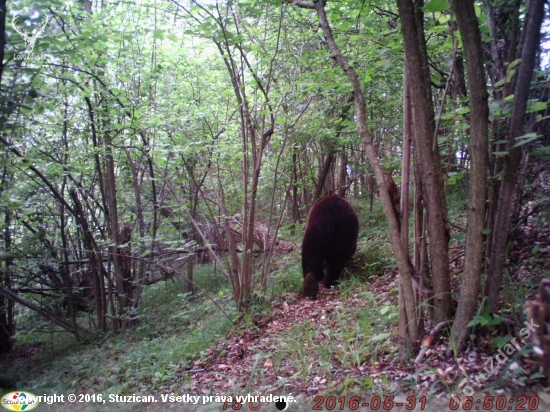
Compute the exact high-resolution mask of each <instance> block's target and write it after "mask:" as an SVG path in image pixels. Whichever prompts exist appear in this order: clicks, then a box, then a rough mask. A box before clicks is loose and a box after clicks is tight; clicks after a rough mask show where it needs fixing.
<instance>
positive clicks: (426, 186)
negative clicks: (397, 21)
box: [398, 0, 451, 323]
mask: <svg viewBox="0 0 550 412" xmlns="http://www.w3.org/2000/svg"><path fill="white" fill-rule="evenodd" d="M398 6H399V7H398V8H399V15H400V18H401V26H402V30H403V42H404V46H405V65H406V70H407V73H408V76H410V77H409V79H410V85H411V96H412V103H413V107H414V114H413V116H414V127H415V133H414V136H415V139H416V141H415V149H416V150H417V151H418V157H419V160H420V162H421V163H422V168H421V173H422V189H423V195H424V199H425V200H426V208H427V212H428V216H427V218H428V234H429V236H430V259H431V263H432V273H433V286H434V294H435V298H434V307H435V323H439V322H443V321H445V320H447V319H449V318H450V317H451V283H450V277H449V233H448V230H447V227H446V224H445V218H446V215H447V210H446V209H447V208H446V204H445V192H444V185H443V178H442V176H441V167H440V165H439V155H438V146H437V143H436V142H435V141H434V138H435V121H434V108H433V102H432V97H431V80H430V77H429V75H428V64H427V61H426V59H425V58H424V57H423V52H422V50H423V46H424V47H425V40H424V33H423V31H422V30H421V27H419V26H418V24H417V15H416V13H419V11H418V8H417V11H415V7H414V5H413V1H412V0H399V1H398ZM418 20H420V19H418Z"/></svg>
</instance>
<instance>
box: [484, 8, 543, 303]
mask: <svg viewBox="0 0 550 412" xmlns="http://www.w3.org/2000/svg"><path fill="white" fill-rule="evenodd" d="M544 3H545V0H531V1H530V2H529V6H528V7H529V8H528V10H527V14H526V17H525V31H524V36H523V39H524V40H523V47H522V52H521V64H520V67H519V73H518V77H517V80H516V87H515V92H514V96H515V97H514V110H513V113H512V119H511V122H510V129H509V130H510V131H509V135H508V155H507V156H506V158H505V160H504V170H503V172H504V176H503V178H502V183H501V186H500V191H499V196H498V206H497V211H496V215H495V222H494V225H493V226H494V231H493V233H492V235H493V250H492V252H491V263H490V265H489V273H488V278H487V283H486V284H485V294H486V295H487V296H488V297H489V299H490V302H491V307H492V313H498V310H499V295H500V287H501V285H502V276H503V272H504V264H505V263H506V245H507V241H508V227H509V225H510V219H511V214H512V211H513V210H514V205H515V201H517V199H514V197H515V196H514V195H515V193H516V186H517V178H518V170H519V165H520V162H521V156H522V147H521V146H520V147H518V146H516V138H517V137H519V136H522V135H523V134H524V122H525V114H526V112H527V103H528V98H529V90H530V86H531V80H532V78H533V72H534V69H535V64H536V57H537V52H538V50H539V47H540V29H541V25H542V21H543V19H544Z"/></svg>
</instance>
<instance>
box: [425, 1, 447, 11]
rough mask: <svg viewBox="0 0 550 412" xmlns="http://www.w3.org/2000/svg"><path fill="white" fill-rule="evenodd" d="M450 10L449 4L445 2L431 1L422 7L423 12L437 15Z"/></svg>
mask: <svg viewBox="0 0 550 412" xmlns="http://www.w3.org/2000/svg"><path fill="white" fill-rule="evenodd" d="M450 8H451V4H450V3H448V2H447V1H445V0H431V1H430V2H429V3H428V4H426V5H425V6H424V11H426V12H431V13H437V12H439V11H446V10H449V9H450Z"/></svg>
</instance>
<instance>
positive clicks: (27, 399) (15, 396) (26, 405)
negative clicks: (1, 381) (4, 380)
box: [0, 391, 40, 412]
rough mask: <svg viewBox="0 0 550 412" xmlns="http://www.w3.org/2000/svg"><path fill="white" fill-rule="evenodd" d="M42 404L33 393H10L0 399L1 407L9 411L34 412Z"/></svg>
mask: <svg viewBox="0 0 550 412" xmlns="http://www.w3.org/2000/svg"><path fill="white" fill-rule="evenodd" d="M39 404H40V402H38V397H37V396H36V395H35V394H34V393H31V392H21V391H18V392H8V393H6V394H5V395H4V396H2V398H0V405H2V407H3V408H4V409H6V410H8V411H25V412H26V411H32V410H33V409H34V408H36V407H37V406H38V405H39Z"/></svg>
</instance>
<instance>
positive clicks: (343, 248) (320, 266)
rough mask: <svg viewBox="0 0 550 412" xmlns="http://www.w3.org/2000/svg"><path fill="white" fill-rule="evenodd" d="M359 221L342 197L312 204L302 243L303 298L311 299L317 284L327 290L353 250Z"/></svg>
mask: <svg viewBox="0 0 550 412" xmlns="http://www.w3.org/2000/svg"><path fill="white" fill-rule="evenodd" d="M358 235H359V219H358V218H357V213H356V212H355V209H354V208H353V206H352V205H351V203H350V202H348V201H347V200H346V199H344V198H343V197H340V196H337V195H330V196H325V197H323V198H321V199H320V200H318V201H317V203H315V205H314V206H313V208H312V209H311V212H310V213H309V217H308V221H307V227H306V232H305V234H304V240H303V242H302V270H303V272H304V295H305V296H307V297H310V298H313V299H315V298H316V297H317V294H318V293H319V282H320V281H323V284H324V285H325V287H326V288H330V287H331V286H332V285H334V284H335V283H336V281H337V280H338V278H339V277H340V273H341V272H342V269H344V265H345V264H346V262H347V261H348V260H349V258H351V257H352V256H353V254H354V253H355V250H356V249H357V237H358Z"/></svg>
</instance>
